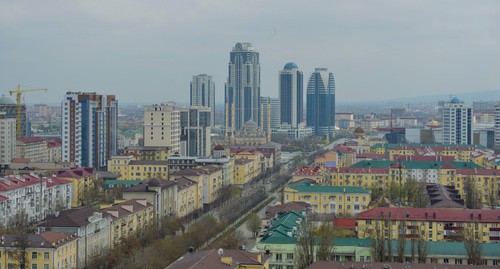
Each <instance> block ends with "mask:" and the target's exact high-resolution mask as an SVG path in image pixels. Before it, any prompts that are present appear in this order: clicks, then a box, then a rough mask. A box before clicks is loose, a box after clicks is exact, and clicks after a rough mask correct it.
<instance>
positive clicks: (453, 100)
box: [450, 97, 464, 104]
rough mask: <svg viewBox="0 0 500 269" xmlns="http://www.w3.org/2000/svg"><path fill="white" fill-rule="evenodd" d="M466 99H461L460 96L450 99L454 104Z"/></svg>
mask: <svg viewBox="0 0 500 269" xmlns="http://www.w3.org/2000/svg"><path fill="white" fill-rule="evenodd" d="M463 102H464V101H462V100H460V99H459V98H458V97H453V98H451V100H450V103H452V104H458V103H463Z"/></svg>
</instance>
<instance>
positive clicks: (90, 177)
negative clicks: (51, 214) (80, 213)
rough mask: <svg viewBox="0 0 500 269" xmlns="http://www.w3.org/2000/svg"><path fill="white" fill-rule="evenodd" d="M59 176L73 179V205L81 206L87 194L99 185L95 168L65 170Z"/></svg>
mask: <svg viewBox="0 0 500 269" xmlns="http://www.w3.org/2000/svg"><path fill="white" fill-rule="evenodd" d="M57 176H58V177H60V178H64V179H67V180H69V181H71V186H72V187H73V195H72V199H71V206H72V207H77V206H81V205H82V203H83V202H84V200H85V195H86V194H87V193H88V192H89V191H92V190H93V189H94V188H96V186H98V182H97V173H96V172H95V171H94V169H92V168H88V167H87V168H74V169H69V170H63V171H60V172H59V173H58V175H57Z"/></svg>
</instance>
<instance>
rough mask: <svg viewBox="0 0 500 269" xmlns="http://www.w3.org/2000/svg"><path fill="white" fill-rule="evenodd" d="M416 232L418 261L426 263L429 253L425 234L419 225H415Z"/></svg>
mask: <svg viewBox="0 0 500 269" xmlns="http://www.w3.org/2000/svg"><path fill="white" fill-rule="evenodd" d="M416 232H417V255H418V263H426V262H427V255H428V253H429V241H428V240H427V238H426V236H425V230H424V229H423V228H422V227H421V226H417V227H416Z"/></svg>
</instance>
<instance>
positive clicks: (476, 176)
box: [439, 169, 500, 206]
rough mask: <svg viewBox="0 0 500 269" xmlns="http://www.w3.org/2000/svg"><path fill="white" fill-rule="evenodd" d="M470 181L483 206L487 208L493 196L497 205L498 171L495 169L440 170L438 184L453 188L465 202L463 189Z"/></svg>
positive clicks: (499, 174) (499, 172)
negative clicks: (493, 195) (492, 195)
mask: <svg viewBox="0 0 500 269" xmlns="http://www.w3.org/2000/svg"><path fill="white" fill-rule="evenodd" d="M467 181H470V183H471V184H472V186H473V189H474V190H475V191H476V192H478V193H479V196H480V197H482V198H483V200H482V202H483V205H484V206H489V204H490V195H491V194H495V197H494V201H495V203H498V201H499V199H498V195H499V193H498V192H499V181H500V171H498V170H496V169H442V170H440V175H439V184H441V185H445V186H454V187H455V189H456V190H458V192H459V194H460V195H461V196H462V198H464V199H465V200H467V197H466V194H465V191H464V189H465V188H464V187H465V185H466V182H467Z"/></svg>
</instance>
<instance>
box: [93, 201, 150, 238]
mask: <svg viewBox="0 0 500 269" xmlns="http://www.w3.org/2000/svg"><path fill="white" fill-rule="evenodd" d="M101 211H102V212H103V213H105V214H107V215H108V216H110V217H111V244H113V245H115V244H118V243H120V240H122V239H124V238H127V237H129V236H131V235H136V234H138V233H140V232H143V231H145V230H146V229H147V228H152V226H153V224H154V207H153V204H152V203H150V202H148V201H147V200H145V199H131V200H127V201H125V202H121V203H118V204H115V205H113V206H110V207H107V208H104V209H101Z"/></svg>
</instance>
